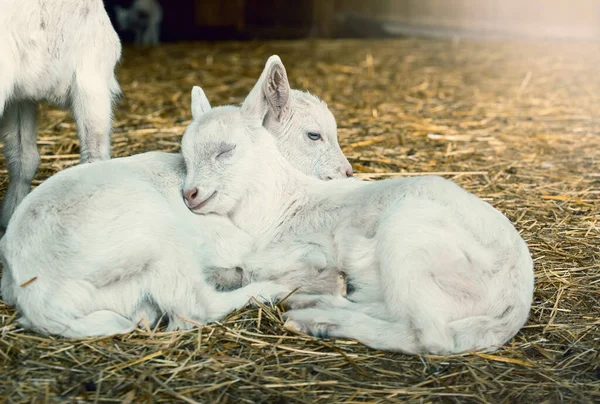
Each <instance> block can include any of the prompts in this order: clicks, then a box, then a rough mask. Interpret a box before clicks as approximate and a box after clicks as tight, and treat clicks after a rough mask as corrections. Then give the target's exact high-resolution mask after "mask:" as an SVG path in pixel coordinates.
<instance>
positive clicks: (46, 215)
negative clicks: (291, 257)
mask: <svg viewBox="0 0 600 404" xmlns="http://www.w3.org/2000/svg"><path fill="white" fill-rule="evenodd" d="M273 61H279V59H278V58H277V57H273V58H271V59H269V61H268V62H267V67H266V68H265V72H263V75H262V76H261V78H260V79H259V82H258V83H257V85H256V86H255V90H253V91H254V92H258V93H260V94H261V95H262V96H263V97H269V96H270V95H269V94H265V88H266V87H265V86H266V84H267V83H270V82H271V80H270V79H271V77H270V75H269V71H268V69H269V66H270V63H272V62H273ZM279 63H280V62H279ZM283 73H284V74H283V76H281V77H278V78H280V79H281V80H278V81H277V83H276V86H277V89H278V91H277V92H276V93H277V99H279V97H282V94H283V98H282V100H283V101H284V102H285V103H286V105H288V106H289V107H290V108H291V109H292V110H294V111H296V110H297V112H298V113H300V112H301V111H304V112H303V113H304V115H307V116H309V117H312V119H315V120H321V121H322V124H323V125H327V126H331V125H332V124H331V122H328V121H331V120H333V126H334V127H335V120H334V119H333V116H332V115H331V113H330V112H329V111H328V109H327V107H326V106H325V105H324V104H323V103H322V102H321V101H320V100H318V99H317V98H316V97H311V96H307V95H306V94H303V93H294V92H291V90H290V89H289V83H288V81H287V76H286V75H285V71H283ZM295 97H299V99H300V100H301V101H302V103H301V104H300V105H299V104H297V103H296V102H297V101H298V100H297V99H296V98H295ZM307 97H308V98H307ZM290 98H291V99H290ZM305 102H308V104H307V105H309V107H308V108H307V107H306V105H305V104H304V103H305ZM303 105H304V106H303ZM208 109H210V105H209V103H208V100H207V99H206V97H205V96H204V94H203V93H202V91H201V90H200V89H199V88H195V89H194V90H193V92H192V115H193V117H194V120H193V123H192V125H190V126H191V127H193V126H194V122H195V121H196V120H197V119H198V118H199V117H200V116H201V115H202V114H203V113H204V112H205V111H207V110H208ZM221 110H222V111H227V114H228V116H231V117H235V116H238V115H239V108H237V107H232V106H229V107H221ZM275 119H278V118H275ZM293 121H294V118H293V117H291V118H290V122H287V124H285V125H283V126H282V127H281V128H282V130H281V131H280V132H276V133H274V134H273V135H272V136H274V137H276V138H278V139H279V138H280V137H286V138H289V139H290V141H289V142H288V143H287V144H286V143H283V142H281V143H280V145H281V147H282V148H283V149H290V150H286V151H287V152H288V153H290V154H291V155H295V154H303V153H302V150H301V148H300V147H299V146H298V142H300V141H304V138H305V137H306V135H305V133H302V132H297V133H295V134H296V138H297V139H296V141H291V139H294V137H293V136H292V134H290V133H288V132H287V130H290V129H289V128H297V127H298V125H297V124H294V122H293ZM283 128H286V129H283ZM291 130H294V131H297V129H291ZM323 136H327V138H328V139H329V141H330V145H329V146H324V145H323V146H322V147H319V149H318V152H317V153H315V155H313V156H310V157H306V156H304V158H308V159H313V160H314V161H313V164H312V165H311V166H310V167H309V168H307V170H309V172H311V173H312V172H313V170H314V167H313V166H314V165H315V164H316V160H317V159H318V158H323V156H328V155H329V156H332V157H337V159H336V161H331V162H329V165H326V166H323V167H321V169H323V170H325V171H323V174H324V173H329V171H328V170H329V168H328V167H333V168H336V170H337V172H339V176H341V175H342V174H343V173H344V169H345V164H347V160H346V159H345V157H343V155H342V154H341V151H340V150H339V145H338V144H337V136H336V133H335V131H334V132H331V131H328V132H327V133H326V134H325V133H324V135H323ZM291 149H295V151H294V150H291ZM340 155H341V156H340ZM297 157H299V158H301V157H302V156H297ZM292 160H294V159H292ZM309 162H310V161H309ZM344 175H345V174H344ZM184 178H185V170H184V163H183V158H182V156H181V155H179V154H168V153H159V152H151V153H145V154H140V155H137V156H132V157H125V158H119V159H113V160H109V161H104V162H98V163H95V164H89V165H80V166H76V167H71V168H68V169H66V170H64V171H62V172H60V173H58V174H56V175H54V176H52V177H51V178H49V179H48V180H47V181H45V182H44V183H43V184H41V185H40V186H39V187H37V188H36V189H35V190H34V191H33V192H32V193H31V194H29V195H28V196H27V197H26V198H25V199H24V201H23V203H22V204H21V205H20V206H19V208H18V209H17V210H16V212H15V214H14V216H13V218H12V219H11V221H10V223H9V226H8V228H7V232H6V235H5V237H4V238H3V239H2V240H1V241H0V255H1V256H2V260H3V263H4V271H3V277H2V281H1V292H2V298H3V300H4V301H5V302H7V303H9V304H13V305H16V306H17V309H18V310H19V312H20V314H21V318H20V320H19V321H20V322H21V324H23V325H24V326H26V327H28V328H32V329H35V330H37V331H39V332H41V333H46V334H59V335H63V336H67V337H84V336H94V335H108V334H115V333H125V332H128V331H130V330H131V329H133V328H134V327H135V326H136V325H137V324H138V322H139V321H140V320H141V319H142V317H145V318H146V320H147V321H148V323H149V324H152V323H153V322H154V321H155V320H157V319H158V316H159V315H162V314H166V315H167V316H168V318H169V321H170V326H169V328H170V329H174V328H189V327H191V326H193V325H194V324H197V323H206V322H210V321H214V320H217V319H219V318H221V317H222V316H223V315H225V314H227V313H228V312H229V311H232V310H234V309H236V308H238V307H240V306H242V305H243V304H244V303H246V302H247V300H248V299H249V298H250V297H251V296H257V297H258V295H259V294H262V295H263V297H264V299H271V298H278V297H282V295H284V294H287V293H288V292H289V291H290V289H289V287H288V286H292V285H294V286H295V282H300V281H301V282H303V283H307V282H312V283H313V285H314V288H313V290H316V291H320V292H323V293H324V292H326V291H327V289H328V288H329V289H333V290H334V291H335V290H336V288H337V286H338V276H337V275H338V274H337V272H333V271H330V272H327V271H326V272H324V273H321V274H319V273H318V272H316V273H313V274H310V277H309V279H306V280H304V281H302V280H298V279H296V278H294V279H288V280H287V282H280V284H276V283H272V282H263V283H256V284H252V285H248V286H247V287H244V288H241V289H238V290H235V291H231V292H217V291H216V290H215V287H214V285H212V284H210V283H209V282H208V281H207V278H211V279H214V280H216V281H217V282H221V281H222V280H223V279H230V278H236V276H235V275H236V273H237V272H236V271H235V270H233V276H231V271H230V272H228V273H226V274H225V275H223V272H224V271H219V269H220V268H232V267H235V266H236V265H239V264H240V263H241V262H242V256H243V255H245V254H247V253H248V252H249V251H250V247H251V244H252V242H253V240H252V239H251V238H250V237H249V236H248V235H247V234H246V233H244V232H242V231H241V230H239V229H238V228H236V227H235V226H233V225H232V224H231V223H230V221H229V220H228V219H226V218H221V217H218V216H212V217H201V216H195V215H193V214H191V213H190V212H189V210H188V208H187V207H186V205H185V203H184V202H183V195H182V184H183V180H184ZM186 198H187V199H188V203H189V200H192V199H193V198H191V197H188V196H186ZM211 270H214V271H211ZM225 272H226V271H225ZM224 277H225V278H224ZM237 278H239V276H238V277H237ZM236 282H237V281H236ZM328 282H329V284H328ZM281 283H285V284H284V285H282V284H281ZM328 285H333V286H332V287H329V286H328ZM236 286H237V285H236ZM309 289H311V288H309ZM186 320H191V321H186Z"/></svg>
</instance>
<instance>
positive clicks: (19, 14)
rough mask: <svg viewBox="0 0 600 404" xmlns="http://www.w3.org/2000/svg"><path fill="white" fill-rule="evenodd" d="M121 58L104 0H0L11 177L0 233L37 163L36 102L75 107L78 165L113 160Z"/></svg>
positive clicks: (0, 113) (1, 128) (0, 108)
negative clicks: (113, 121)
mask: <svg viewBox="0 0 600 404" xmlns="http://www.w3.org/2000/svg"><path fill="white" fill-rule="evenodd" d="M120 57H121V42H120V41H119V37H118V36H117V33H116V32H115V30H114V29H113V27H112V25H111V23H110V20H109V18H108V15H107V14H106V10H105V9H104V5H103V4H102V0H19V1H15V0H0V78H1V79H0V140H1V141H2V142H3V143H4V156H5V158H6V163H7V166H8V174H9V176H10V182H9V184H8V189H7V191H6V195H5V196H4V200H3V201H2V215H1V217H0V236H2V234H3V232H4V229H5V228H6V225H7V224H8V221H9V219H10V217H11V216H12V213H13V212H14V210H15V208H16V207H17V205H18V204H19V203H20V202H21V201H22V200H23V198H24V197H25V195H27V193H28V192H29V190H30V187H31V182H32V180H33V177H34V176H35V172H36V171H37V167H38V164H39V161H40V156H39V153H38V150H37V146H36V129H35V114H36V105H37V103H38V102H40V101H43V100H45V101H49V102H51V103H53V104H57V105H59V106H64V107H66V106H69V107H70V108H71V109H72V111H73V115H74V116H75V121H76V122H77V132H78V134H79V141H80V147H81V161H82V162H93V161H98V160H107V159H108V158H109V157H110V140H109V132H110V122H111V114H112V103H113V100H114V99H115V97H116V96H117V95H118V94H119V93H120V90H119V85H118V83H117V80H116V79H115V76H114V68H115V65H116V64H117V62H118V60H119V58H120Z"/></svg>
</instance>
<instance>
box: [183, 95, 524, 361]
mask: <svg viewBox="0 0 600 404" xmlns="http://www.w3.org/2000/svg"><path fill="white" fill-rule="evenodd" d="M261 104H263V101H262V100H260V99H257V98H254V99H253V98H251V97H250V96H249V97H248V98H247V99H246V101H245V102H244V104H243V105H242V118H241V119H239V120H238V121H237V122H233V121H231V120H229V121H227V122H225V121H223V120H221V119H219V117H218V111H211V113H210V114H207V116H205V117H204V118H205V119H204V120H203V121H202V122H200V123H199V129H198V130H197V133H198V135H197V136H194V133H196V132H186V134H185V135H184V139H183V141H182V153H183V155H184V158H185V161H186V171H187V178H186V184H185V187H186V188H190V187H195V189H198V190H200V192H201V193H203V194H204V195H216V196H215V197H211V198H209V199H208V200H207V201H205V203H204V204H203V205H202V206H200V207H197V208H193V207H192V210H193V211H194V212H196V213H200V214H209V213H213V214H219V215H226V216H228V217H231V218H232V220H233V221H234V223H235V224H236V225H238V226H239V227H240V228H241V229H243V230H245V231H246V232H248V233H249V234H250V235H251V236H253V237H254V238H256V240H257V242H256V251H255V253H254V254H252V255H250V256H249V257H248V258H247V259H246V263H245V267H244V270H245V271H246V272H248V273H249V274H248V275H247V276H248V277H249V278H250V280H257V279H271V278H273V277H274V276H276V274H277V273H282V271H283V270H284V269H285V270H287V269H292V270H293V269H295V268H298V265H301V262H302V260H305V261H310V262H313V263H314V262H319V261H321V262H322V263H324V264H323V265H325V266H327V267H334V268H340V269H342V270H343V271H345V272H346V273H347V275H348V277H349V280H350V283H351V285H352V286H353V287H354V288H356V290H355V291H354V292H353V293H351V294H350V295H349V297H348V299H344V298H341V297H339V296H338V297H332V296H314V295H312V296H307V295H298V296H296V297H294V296H292V297H291V298H290V299H289V306H291V307H292V308H293V309H295V310H292V311H290V312H289V313H288V326H289V327H290V328H292V329H295V330H299V331H302V332H307V333H310V334H312V335H316V336H327V335H329V336H332V337H349V338H355V339H357V340H359V341H361V342H363V343H365V344H367V345H369V346H371V347H374V348H381V349H389V350H395V351H402V352H405V353H418V352H423V351H425V352H432V353H453V352H464V351H468V350H473V349H495V348H497V347H499V346H501V345H502V344H504V343H505V342H506V341H508V340H509V339H510V338H512V337H513V336H514V335H515V334H516V333H517V332H518V330H519V329H520V328H521V327H522V326H523V324H524V323H525V321H526V319H527V317H528V313H529V308H530V305H531V299H532V293H533V271H532V266H533V265H532V260H531V257H530V254H529V251H528V248H527V245H526V244H525V242H524V241H523V239H522V238H521V236H520V235H519V233H518V232H517V231H516V229H515V228H514V227H513V226H512V224H511V223H510V221H509V220H508V219H507V218H506V217H504V216H503V215H502V214H501V213H500V212H499V211H497V210H495V209H494V208H493V207H492V206H490V205H489V204H488V203H486V202H483V201H482V200H480V199H478V198H477V197H475V196H474V195H472V194H470V193H468V192H466V191H465V190H463V189H461V188H460V187H459V186H457V185H456V184H454V183H453V182H451V181H448V180H445V179H443V178H441V177H435V176H431V177H417V178H405V179H390V180H384V181H379V182H373V183H369V182H361V181H356V180H337V181H333V182H328V183H325V182H322V181H319V180H316V179H314V178H309V177H307V176H305V175H303V174H302V173H300V172H299V171H297V170H294V169H293V167H291V166H290V165H289V163H288V162H287V161H286V160H285V159H283V158H282V156H280V155H279V154H278V153H277V149H276V146H275V144H274V143H273V141H272V139H271V138H270V137H269V136H268V135H266V134H265V133H266V131H265V130H264V129H263V128H262V127H260V122H262V117H261V116H262V115H261V114H262V111H263V110H264V108H263V107H261ZM222 143H226V144H228V145H229V146H228V147H230V148H231V147H233V150H235V152H232V153H231V155H230V156H229V157H228V158H227V160H224V161H223V162H222V163H221V164H217V165H216V166H215V165H214V164H212V163H211V162H210V159H206V158H198V154H197V150H199V149H202V150H204V151H206V150H212V151H213V153H214V152H215V150H216V148H215V146H214V145H215V144H222ZM192 144H193V145H194V146H195V148H192V147H190V145H192ZM244 179H250V181H244ZM299 250H303V251H304V254H298V253H297V252H298V251H299ZM290 251H294V254H293V255H292V254H290ZM297 257H301V259H300V261H294V260H296V259H297Z"/></svg>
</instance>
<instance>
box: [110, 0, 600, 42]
mask: <svg viewBox="0 0 600 404" xmlns="http://www.w3.org/2000/svg"><path fill="white" fill-rule="evenodd" d="M132 2H133V0H105V1H104V3H105V6H106V9H107V11H108V13H109V15H110V16H111V18H113V19H114V6H115V5H117V4H119V5H122V6H125V7H129V6H130V5H131V3H132ZM159 2H160V4H161V6H162V8H163V21H162V24H161V31H160V41H161V42H173V41H197V40H231V39H235V40H247V39H296V38H308V37H313V38H314V37H318V38H356V37H358V38H360V37H362V38H365V37H369V38H375V37H379V38H380V37H390V36H396V37H397V36H415V35H420V36H436V37H453V36H461V37H477V38H483V37H487V38H489V37H500V38H524V37H525V38H543V39H577V40H586V41H589V40H593V41H597V40H600V1H593V0H569V1H567V0H503V1H491V0H159ZM115 25H116V24H115ZM115 28H117V27H116V26H115ZM119 34H121V37H122V40H123V42H129V41H130V40H131V39H132V34H131V33H128V32H119Z"/></svg>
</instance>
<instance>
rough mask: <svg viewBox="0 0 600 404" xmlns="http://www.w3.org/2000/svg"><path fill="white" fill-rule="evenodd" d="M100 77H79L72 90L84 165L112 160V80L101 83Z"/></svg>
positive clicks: (95, 75)
mask: <svg viewBox="0 0 600 404" xmlns="http://www.w3.org/2000/svg"><path fill="white" fill-rule="evenodd" d="M100 77H102V75H101V74H100V73H94V74H83V75H81V76H78V77H77V78H76V84H75V86H74V88H73V94H72V108H73V115H74V116H75V121H76V122H77V132H78V136H79V148H80V151H81V162H82V163H93V162H95V161H102V160H108V159H109V158H110V127H111V120H112V105H113V94H112V92H111V80H112V79H111V78H110V77H109V78H107V79H106V80H102V79H101V78H100Z"/></svg>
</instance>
